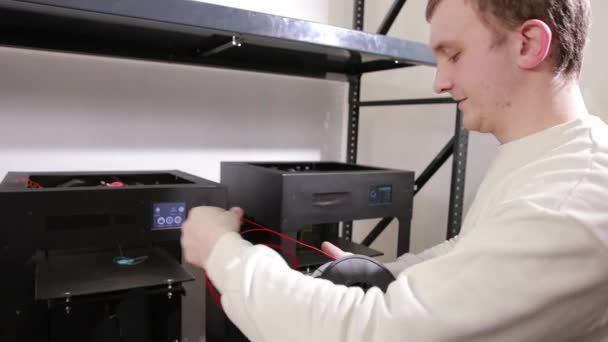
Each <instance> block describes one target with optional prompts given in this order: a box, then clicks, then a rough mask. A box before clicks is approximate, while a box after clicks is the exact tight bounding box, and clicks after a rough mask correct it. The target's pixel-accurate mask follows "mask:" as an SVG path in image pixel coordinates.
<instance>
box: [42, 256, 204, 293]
mask: <svg viewBox="0 0 608 342" xmlns="http://www.w3.org/2000/svg"><path fill="white" fill-rule="evenodd" d="M125 255H128V256H129V257H138V256H144V255H145V256H147V258H146V260H145V261H143V262H141V263H139V264H135V265H130V266H126V265H118V264H117V263H115V262H114V260H115V258H116V257H118V256H120V253H119V252H118V250H114V251H104V252H80V253H71V254H63V255H50V256H49V257H48V258H45V260H42V261H40V262H38V264H37V267H36V299H37V300H50V299H59V298H67V297H74V296H81V295H92V294H100V293H109V292H113V291H122V290H131V289H135V288H143V287H153V286H163V285H164V286H167V285H168V284H169V283H171V284H173V285H175V286H177V285H179V284H180V283H182V282H186V281H191V280H194V277H192V276H191V275H190V274H189V273H188V272H187V271H186V270H185V269H184V267H183V266H182V265H180V264H179V263H178V262H177V260H175V258H173V257H171V256H169V255H168V254H167V253H166V252H164V251H162V250H160V249H157V248H154V249H139V250H129V251H125Z"/></svg>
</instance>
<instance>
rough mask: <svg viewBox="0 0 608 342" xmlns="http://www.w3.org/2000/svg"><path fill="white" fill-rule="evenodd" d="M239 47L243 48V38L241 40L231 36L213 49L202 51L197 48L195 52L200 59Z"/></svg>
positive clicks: (208, 48)
mask: <svg viewBox="0 0 608 342" xmlns="http://www.w3.org/2000/svg"><path fill="white" fill-rule="evenodd" d="M241 46H243V38H241V37H240V36H238V35H234V36H232V38H230V39H228V40H223V41H221V42H220V43H219V44H217V45H215V46H213V47H207V48H206V49H204V50H203V49H202V48H198V49H197V50H196V52H197V54H198V55H199V56H200V57H209V56H211V55H215V54H217V53H220V52H222V51H225V50H228V49H231V48H234V47H237V48H238V47H241Z"/></svg>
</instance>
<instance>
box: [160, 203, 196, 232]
mask: <svg viewBox="0 0 608 342" xmlns="http://www.w3.org/2000/svg"><path fill="white" fill-rule="evenodd" d="M186 212H187V210H186V203H184V202H171V203H169V202H161V203H153V204H152V229H153V230H160V229H176V228H180V227H181V226H182V223H183V222H184V221H185V220H186Z"/></svg>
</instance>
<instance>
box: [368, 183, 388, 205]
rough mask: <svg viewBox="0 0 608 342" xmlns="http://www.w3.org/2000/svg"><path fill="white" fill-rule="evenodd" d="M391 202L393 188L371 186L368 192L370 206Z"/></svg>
mask: <svg viewBox="0 0 608 342" xmlns="http://www.w3.org/2000/svg"><path fill="white" fill-rule="evenodd" d="M392 202H393V187H392V186H390V185H380V186H373V187H371V189H370V190H369V203H370V204H372V205H379V204H390V203H392Z"/></svg>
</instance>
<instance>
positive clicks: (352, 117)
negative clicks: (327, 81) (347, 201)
mask: <svg viewBox="0 0 608 342" xmlns="http://www.w3.org/2000/svg"><path fill="white" fill-rule="evenodd" d="M364 10H365V0H354V7H353V28H354V29H355V30H358V31H363V14H364ZM360 99H361V75H360V74H359V75H351V76H349V79H348V123H347V125H348V126H347V130H346V131H347V140H346V162H348V163H351V164H356V163H357V142H358V137H359V107H360V106H359V102H360ZM342 237H343V238H345V239H346V240H349V241H351V240H352V238H353V223H352V221H347V222H343V225H342Z"/></svg>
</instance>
